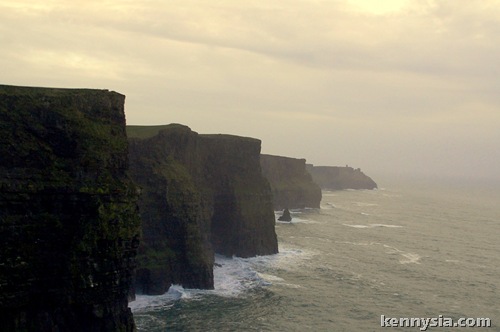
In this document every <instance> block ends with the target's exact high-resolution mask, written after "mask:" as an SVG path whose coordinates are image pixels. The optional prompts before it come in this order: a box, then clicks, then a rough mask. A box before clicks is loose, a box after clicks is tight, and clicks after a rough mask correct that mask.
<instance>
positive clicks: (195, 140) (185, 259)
mask: <svg viewBox="0 0 500 332" xmlns="http://www.w3.org/2000/svg"><path fill="white" fill-rule="evenodd" d="M128 132H129V137H131V138H130V139H129V141H130V160H131V174H132V176H133V178H134V180H135V181H136V183H137V184H138V185H139V186H140V187H141V188H142V196H141V198H140V201H139V206H140V211H141V218H142V220H143V228H142V234H143V241H142V244H141V248H140V250H139V252H140V254H139V259H138V262H139V267H138V269H137V278H136V289H137V290H138V291H139V292H144V293H146V294H161V293H164V292H165V291H166V290H167V289H168V287H169V286H170V285H171V284H173V283H175V284H181V285H183V286H184V287H191V288H213V262H214V256H213V255H214V251H215V252H217V253H220V254H224V255H227V256H232V255H236V256H241V257H250V256H255V255H267V254H274V253H277V252H278V246H277V238H276V233H275V230H274V214H273V210H272V202H271V191H270V188H269V184H268V182H267V181H266V180H265V179H264V178H263V177H262V175H261V170H260V165H259V154H260V141H259V140H256V139H252V138H245V137H237V136H231V135H198V134H197V133H196V132H193V131H191V130H190V129H189V128H188V127H186V126H182V125H175V124H174V125H168V126H161V127H158V126H157V127H138V126H131V127H128ZM132 137H135V138H132ZM139 137H140V138H139Z"/></svg>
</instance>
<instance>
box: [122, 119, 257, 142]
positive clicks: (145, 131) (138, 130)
mask: <svg viewBox="0 0 500 332" xmlns="http://www.w3.org/2000/svg"><path fill="white" fill-rule="evenodd" d="M163 129H168V130H175V129H181V130H191V129H189V127H187V126H185V125H182V124H178V123H171V124H167V125H156V126H136V125H128V126H127V136H128V137H129V138H141V139H144V138H150V137H153V136H155V135H157V134H158V133H159V132H160V131H161V130H163ZM200 137H203V138H207V139H217V140H239V141H252V142H254V141H258V142H260V140H259V139H257V138H252V137H244V136H237V135H229V134H201V135H200Z"/></svg>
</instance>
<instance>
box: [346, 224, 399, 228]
mask: <svg viewBox="0 0 500 332" xmlns="http://www.w3.org/2000/svg"><path fill="white" fill-rule="evenodd" d="M342 225H343V226H347V227H352V228H376V227H387V228H400V227H403V226H401V225H387V224H368V225H353V224H342Z"/></svg>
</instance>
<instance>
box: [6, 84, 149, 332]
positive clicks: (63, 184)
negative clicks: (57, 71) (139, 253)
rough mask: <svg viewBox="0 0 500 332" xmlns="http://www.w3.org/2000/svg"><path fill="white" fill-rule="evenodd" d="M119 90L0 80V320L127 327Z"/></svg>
mask: <svg viewBox="0 0 500 332" xmlns="http://www.w3.org/2000/svg"><path fill="white" fill-rule="evenodd" d="M124 98H125V97H124V96H123V95H120V94H118V93H115V92H109V91H105V90H74V89H44V88H22V87H11V86H0V155H1V156H2V157H1V158H0V238H1V239H2V245H1V247H0V322H1V323H0V330H1V331H82V332H83V331H134V330H135V327H134V322H133V317H132V313H131V312H130V309H129V308H128V297H129V290H130V285H131V280H132V274H133V268H134V265H135V260H134V257H135V254H136V250H137V246H138V240H139V222H140V220H139V216H138V211H137V205H136V199H137V194H136V189H135V186H133V184H132V183H131V182H130V180H129V179H128V177H127V175H126V170H127V167H128V161H127V140H126V135H125V116H124V110H123V104H124Z"/></svg>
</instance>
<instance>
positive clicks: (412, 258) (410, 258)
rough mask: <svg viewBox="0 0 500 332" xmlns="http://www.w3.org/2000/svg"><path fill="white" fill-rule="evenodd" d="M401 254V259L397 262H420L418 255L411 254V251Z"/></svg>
mask: <svg viewBox="0 0 500 332" xmlns="http://www.w3.org/2000/svg"><path fill="white" fill-rule="evenodd" d="M401 256H403V258H402V259H400V260H399V263H401V264H420V262H419V261H420V258H422V257H420V255H418V254H413V253H410V252H409V253H403V254H401Z"/></svg>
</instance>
